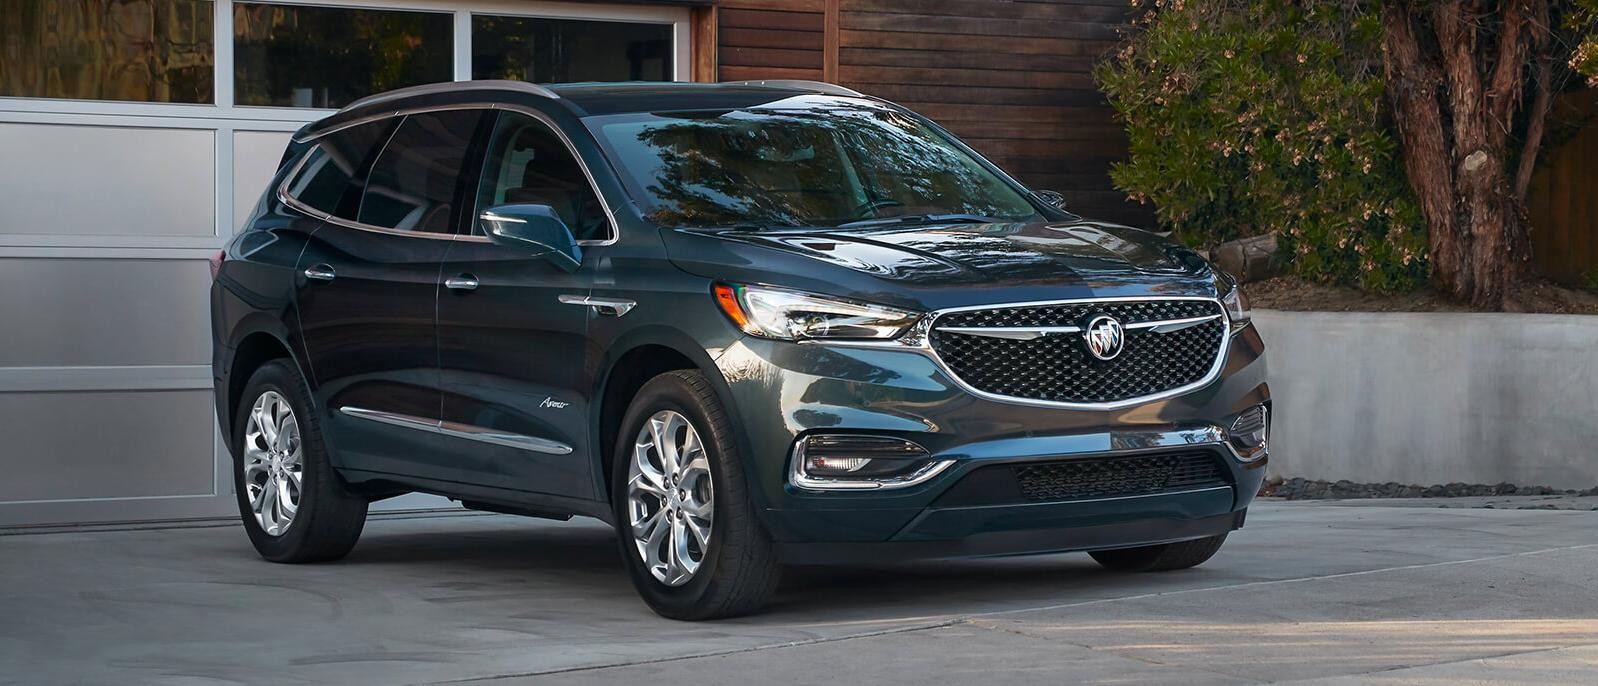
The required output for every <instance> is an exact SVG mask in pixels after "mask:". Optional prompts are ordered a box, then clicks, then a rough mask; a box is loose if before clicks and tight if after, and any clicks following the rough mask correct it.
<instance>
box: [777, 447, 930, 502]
mask: <svg viewBox="0 0 1598 686" xmlns="http://www.w3.org/2000/svg"><path fill="white" fill-rule="evenodd" d="M951 464H954V461H953V460H935V459H932V456H931V454H930V453H928V452H927V449H926V448H923V447H921V446H919V445H917V444H915V443H913V442H911V441H907V440H904V439H902V438H893V437H889V436H853V435H847V434H823V435H812V436H806V437H805V438H802V439H800V440H799V442H798V443H797V444H795V445H794V454H793V466H792V469H791V470H790V475H789V476H790V479H791V480H792V482H793V485H795V486H798V487H799V488H805V489H810V490H823V491H827V490H862V489H877V488H904V487H906V486H914V485H916V484H919V483H922V482H924V481H926V480H928V479H931V478H932V477H934V476H937V475H938V473H939V472H942V471H943V470H944V469H947V468H948V467H949V465H951Z"/></svg>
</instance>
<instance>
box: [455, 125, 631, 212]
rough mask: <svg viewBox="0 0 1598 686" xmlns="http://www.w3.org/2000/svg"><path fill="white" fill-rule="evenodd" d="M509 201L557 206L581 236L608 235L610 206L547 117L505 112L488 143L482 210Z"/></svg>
mask: <svg viewBox="0 0 1598 686" xmlns="http://www.w3.org/2000/svg"><path fill="white" fill-rule="evenodd" d="M510 203H534V204H539V205H549V206H550V207H553V208H555V212H556V213H557V214H559V215H560V218H561V219H562V220H564V221H565V222H566V226H568V227H571V230H572V235H574V236H576V237H577V240H580V241H581V240H603V239H605V238H607V237H609V233H610V228H609V222H608V221H607V220H606V219H605V208H604V206H603V205H601V204H600V202H599V198H598V197H596V196H595V195H594V188H593V186H592V185H590V184H589V183H588V177H587V176H586V175H584V174H583V169H582V167H581V166H579V165H578V163H577V159H576V158H575V157H572V153H571V150H570V149H569V148H567V147H566V144H565V143H564V142H562V141H561V139H560V137H559V136H557V135H556V134H555V132H554V131H551V130H550V128H549V127H548V126H546V125H545V124H544V123H543V122H541V121H538V120H537V119H534V118H532V117H529V116H527V115H525V114H518V113H515V112H502V113H500V115H499V120H498V121H497V122H495V124H494V135H493V137H492V138H490V139H489V142H488V154H487V156H486V159H485V160H484V167H483V180H482V183H481V184H479V185H478V191H477V211H478V212H482V211H483V210H485V209H488V208H490V207H493V206H495V205H504V204H510ZM473 230H474V231H476V230H477V226H476V222H475V221H474V222H473Z"/></svg>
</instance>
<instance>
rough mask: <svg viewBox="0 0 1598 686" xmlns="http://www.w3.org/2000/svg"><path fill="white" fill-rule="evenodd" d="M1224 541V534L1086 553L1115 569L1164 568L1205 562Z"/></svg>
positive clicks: (1145, 570)
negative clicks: (1178, 541)
mask: <svg viewBox="0 0 1598 686" xmlns="http://www.w3.org/2000/svg"><path fill="white" fill-rule="evenodd" d="M1225 542H1226V534H1221V535H1219V536H1211V537H1209V538H1199V539H1194V540H1191V541H1182V542H1180V543H1164V544H1161V545H1146V546H1142V547H1139V548H1121V549H1118V550H1095V551H1093V552H1090V553H1088V554H1089V555H1092V556H1093V559H1094V560H1096V561H1098V563H1099V564H1101V565H1104V566H1105V567H1106V568H1107V569H1113V570H1115V571H1118V572H1166V571H1170V570H1173V569H1187V568H1188V567H1197V566H1198V565H1201V564H1204V561H1205V560H1208V559H1210V558H1211V557H1212V556H1214V555H1215V552H1216V551H1218V550H1220V549H1221V544H1222V543H1225Z"/></svg>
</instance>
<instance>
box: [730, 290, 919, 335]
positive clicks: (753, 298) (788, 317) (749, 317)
mask: <svg viewBox="0 0 1598 686" xmlns="http://www.w3.org/2000/svg"><path fill="white" fill-rule="evenodd" d="M715 295H716V304H717V305H719V306H720V307H721V311H722V312H724V313H726V315H727V317H728V318H729V319H731V320H732V322H733V323H734V324H737V325H738V328H740V329H743V330H744V332H745V333H748V334H749V335H751V336H760V337H763V338H778V339H782V340H788V341H792V340H799V339H806V338H808V339H839V338H867V339H871V338H876V339H888V338H893V337H895V336H898V335H899V334H901V333H904V331H905V330H906V329H909V328H910V327H911V326H912V325H913V324H915V323H916V321H917V320H918V319H920V318H921V315H920V314H917V313H915V312H908V311H905V310H899V309H895V308H892V307H884V306H882V305H872V304H869V303H860V302H851V301H847V300H839V299H837V298H832V297H827V296H820V295H812V294H809V293H801V292H799V291H789V290H783V289H780V288H768V287H766V286H729V285H725V284H716V287H715Z"/></svg>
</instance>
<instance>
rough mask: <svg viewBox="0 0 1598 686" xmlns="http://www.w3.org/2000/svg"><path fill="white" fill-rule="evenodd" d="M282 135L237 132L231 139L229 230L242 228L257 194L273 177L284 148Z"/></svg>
mask: <svg viewBox="0 0 1598 686" xmlns="http://www.w3.org/2000/svg"><path fill="white" fill-rule="evenodd" d="M291 135H292V134H290V133H288V132H286V131H282V132H280V131H239V132H238V133H235V134H234V135H233V227H234V228H235V229H237V228H239V227H241V226H242V225H243V224H244V218H245V217H248V216H250V211H251V210H252V209H254V208H255V203H256V201H258V200H260V199H261V193H262V192H263V191H265V190H266V185H267V184H268V183H270V182H271V181H272V175H273V174H275V173H277V165H278V162H279V161H280V160H282V159H283V150H284V149H285V148H287V147H288V144H289V137H290V136H291Z"/></svg>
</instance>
